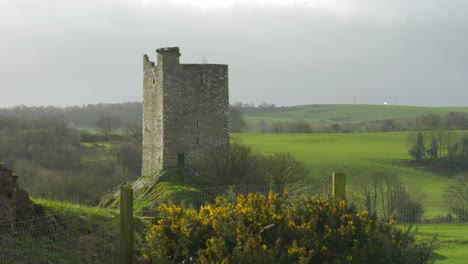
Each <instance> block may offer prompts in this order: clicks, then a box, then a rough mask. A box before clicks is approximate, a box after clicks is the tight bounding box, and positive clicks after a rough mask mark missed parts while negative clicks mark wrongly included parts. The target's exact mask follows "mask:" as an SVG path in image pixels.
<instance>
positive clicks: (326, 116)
mask: <svg viewBox="0 0 468 264" xmlns="http://www.w3.org/2000/svg"><path fill="white" fill-rule="evenodd" d="M450 112H464V113H468V107H422V106H400V105H299V106H292V107H286V108H275V109H265V110H262V111H258V110H252V111H246V112H245V113H244V118H245V119H246V121H247V123H248V124H249V125H250V126H252V125H257V124H258V122H260V120H263V121H264V122H265V123H266V124H270V123H274V122H285V121H291V120H304V121H307V122H310V123H316V124H319V123H325V124H327V123H328V124H334V123H359V122H367V121H372V120H385V119H405V118H414V117H417V116H421V115H426V114H437V115H447V114H449V113H450Z"/></svg>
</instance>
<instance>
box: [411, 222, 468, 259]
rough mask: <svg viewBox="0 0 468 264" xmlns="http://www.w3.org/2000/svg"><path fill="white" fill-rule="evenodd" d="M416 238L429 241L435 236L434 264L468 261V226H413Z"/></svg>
mask: <svg viewBox="0 0 468 264" xmlns="http://www.w3.org/2000/svg"><path fill="white" fill-rule="evenodd" d="M414 227H416V228H417V230H418V232H417V237H418V238H421V239H431V238H432V237H434V235H436V236H437V240H436V244H435V245H436V250H435V254H434V260H435V263H436V264H438V263H441V264H445V263H447V264H449V263H450V264H452V263H453V264H458V263H460V264H462V263H466V262H467V260H468V224H425V225H415V226H414Z"/></svg>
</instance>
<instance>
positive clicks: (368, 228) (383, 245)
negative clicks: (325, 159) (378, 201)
mask: <svg viewBox="0 0 468 264" xmlns="http://www.w3.org/2000/svg"><path fill="white" fill-rule="evenodd" d="M145 240H146V243H145V245H144V247H143V253H144V254H143V256H144V258H145V261H146V263H175V262H176V263H427V262H428V260H429V257H430V255H431V247H430V246H429V245H427V244H424V243H423V244H416V243H415V238H414V232H411V229H408V230H402V229H400V228H398V227H397V226H396V223H395V222H394V221H393V220H391V221H387V222H381V221H377V220H376V219H373V218H372V217H369V214H368V212H367V211H364V212H362V213H357V212H356V210H355V208H354V207H353V206H351V205H349V204H348V203H347V202H346V201H344V200H343V201H334V200H328V199H325V198H320V197H317V196H312V197H302V198H298V199H295V200H292V199H290V198H288V197H287V195H283V196H279V195H278V194H273V193H270V194H269V195H268V196H265V195H262V194H249V195H248V196H247V197H245V196H242V195H240V196H238V197H237V199H236V202H235V203H231V202H229V201H228V200H225V199H223V198H217V200H216V203H215V204H211V205H206V206H202V207H201V209H200V211H196V210H194V209H187V208H183V207H180V206H176V205H166V204H165V205H162V206H161V207H159V218H158V219H157V220H156V221H155V223H154V224H153V225H151V227H150V228H149V230H148V232H147V234H146V236H145Z"/></svg>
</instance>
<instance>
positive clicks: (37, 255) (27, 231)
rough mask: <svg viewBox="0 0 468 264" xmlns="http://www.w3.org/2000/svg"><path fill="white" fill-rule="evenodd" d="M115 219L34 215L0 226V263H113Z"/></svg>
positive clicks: (114, 253)
mask: <svg viewBox="0 0 468 264" xmlns="http://www.w3.org/2000/svg"><path fill="white" fill-rule="evenodd" d="M117 226H118V221H117V220H116V221H109V222H108V223H99V224H98V223H92V222H91V221H89V220H88V219H85V218H80V217H77V218H76V219H73V220H70V219H67V220H64V219H63V218H61V217H59V216H50V217H42V218H36V219H32V220H28V221H24V222H17V223H16V224H14V225H11V224H8V225H1V226H0V263H5V264H7V263H8V264H9V263H11V264H17V263H18V264H19V263H117V261H118V241H119V240H118V229H117Z"/></svg>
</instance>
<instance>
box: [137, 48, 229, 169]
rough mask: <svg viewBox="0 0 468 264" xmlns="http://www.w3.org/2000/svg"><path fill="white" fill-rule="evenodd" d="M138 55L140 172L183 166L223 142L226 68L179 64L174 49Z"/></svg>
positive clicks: (226, 130) (226, 124) (226, 129)
mask: <svg viewBox="0 0 468 264" xmlns="http://www.w3.org/2000/svg"><path fill="white" fill-rule="evenodd" d="M156 52H157V65H155V63H154V62H152V61H150V60H149V58H148V56H147V55H144V57H143V63H144V66H143V71H144V77H143V89H144V93H143V165H142V175H146V176H149V175H152V174H154V173H157V172H159V171H161V170H163V169H167V168H171V167H179V168H180V167H183V166H184V165H185V164H190V163H191V162H193V161H194V160H195V159H196V158H198V157H201V156H202V155H203V154H204V153H205V152H206V151H207V150H208V149H210V148H211V147H213V146H226V147H228V146H229V119H228V118H229V117H228V114H229V93H228V66H227V65H221V64H180V63H179V57H180V52H179V48H177V47H174V48H160V49H157V50H156Z"/></svg>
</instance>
